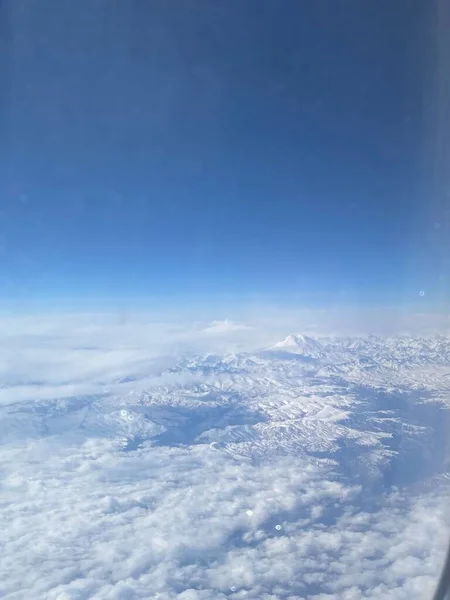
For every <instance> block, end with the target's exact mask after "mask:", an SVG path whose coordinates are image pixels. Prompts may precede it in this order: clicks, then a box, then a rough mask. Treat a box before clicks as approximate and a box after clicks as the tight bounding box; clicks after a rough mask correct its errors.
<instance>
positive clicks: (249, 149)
mask: <svg viewBox="0 0 450 600" xmlns="http://www.w3.org/2000/svg"><path fill="white" fill-rule="evenodd" d="M432 10H433V5H432V3H430V4H428V3H427V4H421V3H420V6H419V3H414V2H399V3H392V2H387V1H381V2H377V3H376V4H375V5H374V4H372V3H370V4H367V3H360V2H350V1H348V2H341V1H339V2H331V1H330V2H315V1H309V2H307V1H305V2H297V1H286V2H283V3H279V2H275V1H266V0H262V1H261V0H258V1H257V2H256V1H253V0H252V1H250V0H246V1H245V2H238V1H231V2H230V1H226V2H225V1H222V0H217V1H215V2H209V1H206V0H205V1H202V0H195V1H192V2H191V1H183V2H181V1H180V2H171V3H168V2H166V1H152V2H120V1H118V0H108V1H106V0H99V1H98V2H96V3H89V6H88V5H86V4H84V3H74V2H71V1H68V0H62V1H58V2H56V1H53V0H43V1H42V2H40V3H37V2H33V1H32V0H25V1H24V2H21V3H20V5H19V4H17V3H12V2H9V3H8V2H6V3H5V4H4V6H3V11H5V14H4V15H3V16H4V17H5V16H7V17H8V19H3V23H4V25H3V26H4V27H5V24H6V27H7V29H8V34H9V35H7V36H3V39H4V42H3V43H5V41H6V45H7V48H6V49H7V53H6V55H5V56H6V59H7V66H8V74H7V85H6V89H7V91H8V93H7V94H6V95H5V98H4V100H3V101H6V103H7V106H6V109H7V111H6V114H7V120H6V122H5V123H6V131H5V133H6V135H2V136H1V140H2V141H0V144H1V151H2V153H1V154H2V156H3V160H2V165H1V171H0V191H1V195H2V199H3V200H2V214H1V224H0V236H1V242H2V243H1V252H2V261H1V265H0V275H1V277H2V282H3V293H2V296H3V298H4V299H5V298H6V299H9V300H11V299H12V300H14V299H15V298H18V297H21V298H25V297H26V298H28V299H30V298H31V299H39V298H40V299H42V298H47V299H48V298H50V299H53V300H55V301H56V302H57V301H58V300H62V299H64V298H66V299H67V298H81V299H88V300H89V299H95V298H97V299H98V298H108V299H111V298H122V299H123V298H130V299H136V298H157V299H158V300H161V301H168V300H169V299H170V300H171V301H175V302H177V301H180V300H185V299H186V298H196V297H203V298H223V297H233V298H241V297H242V298H244V297H249V296H251V297H253V298H255V297H258V296H260V297H276V298H278V299H279V300H282V299H283V298H299V299H302V300H304V301H305V302H320V303H330V304H333V303H336V302H337V301H345V299H346V298H347V299H349V300H352V301H356V302H362V301H364V302H367V301H372V302H375V303H377V302H378V303H399V302H412V301H414V302H415V301H416V300H417V298H418V294H419V291H420V290H422V289H424V290H426V292H427V295H426V296H425V297H424V298H425V299H426V300H427V301H428V300H430V299H431V300H432V299H433V298H434V299H435V300H442V297H443V293H444V292H443V290H444V288H445V285H446V283H445V281H444V280H445V278H446V276H447V275H448V269H445V268H444V269H443V266H442V256H443V254H444V253H443V244H444V242H443V240H444V239H446V237H445V234H446V233H448V232H447V221H446V220H445V219H446V218H448V216H449V214H448V213H447V214H444V210H443V207H442V199H441V196H440V195H442V193H443V192H442V190H443V188H444V184H445V181H444V180H443V177H441V173H440V171H439V164H438V166H437V167H436V164H437V163H436V160H435V148H434V138H433V123H434V121H433V119H434V114H433V110H434V108H433V107H434V104H433V102H434V96H433V90H434V87H435V86H436V76H435V73H434V65H435V63H436V55H435V52H436V51H435V45H434V43H433V42H434V38H433V35H434V34H433V31H434V30H433V14H432ZM3 125H5V124H3Z"/></svg>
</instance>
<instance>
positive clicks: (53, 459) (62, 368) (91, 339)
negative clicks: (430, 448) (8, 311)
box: [0, 315, 450, 600]
mask: <svg viewBox="0 0 450 600" xmlns="http://www.w3.org/2000/svg"><path fill="white" fill-rule="evenodd" d="M3 324H4V325H5V327H4V329H3V334H2V336H3V342H5V343H6V342H8V346H6V345H5V347H7V348H8V350H7V351H6V350H4V351H3V356H2V363H1V371H0V373H1V381H2V383H3V387H2V389H1V397H0V434H1V438H0V439H1V442H0V474H1V480H0V481H1V483H0V485H1V489H0V531H2V536H1V541H0V597H4V598H7V599H9V600H18V599H22V598H27V599H28V598H37V599H41V598H42V599H48V600H84V599H88V598H95V599H98V600H100V599H102V600H103V599H104V600H106V599H108V600H113V599H114V600H118V599H121V600H122V599H135V598H136V599H142V598H148V599H150V598H160V599H168V600H170V599H172V598H181V600H212V599H219V600H220V599H225V598H227V599H232V600H235V599H241V598H246V599H247V598H248V599H250V598H251V599H258V600H259V599H265V600H275V599H283V600H294V599H301V598H304V599H307V600H325V599H331V598H343V599H347V600H353V599H357V598H371V599H372V598H373V599H375V598H380V599H381V598H386V597H389V598H393V599H398V600H401V599H405V600H406V599H409V598H412V597H424V598H426V597H429V596H430V595H431V593H432V591H433V588H434V586H435V584H436V580H437V576H438V573H439V570H440V567H441V563H442V562H443V559H444V554H445V549H446V544H447V537H448V536H447V527H448V525H449V524H450V523H449V515H448V511H447V505H448V492H449V490H448V486H447V483H446V481H447V480H446V476H445V472H444V471H443V472H440V473H434V474H433V477H432V478H430V479H427V480H426V481H425V480H424V481H421V482H417V481H416V482H414V485H413V484H411V485H406V484H402V485H389V487H388V486H385V487H381V486H380V482H379V480H377V483H376V485H375V484H374V482H373V481H372V480H370V479H365V478H364V477H361V476H360V474H357V473H356V471H354V470H348V468H346V467H348V465H349V460H350V459H352V460H353V459H354V460H355V461H357V460H359V459H360V458H361V457H363V458H364V460H365V461H366V463H364V464H368V463H367V461H369V459H370V460H372V459H373V460H375V458H376V459H377V460H381V463H380V464H382V465H383V464H385V463H384V462H383V461H385V460H387V459H388V458H389V457H390V456H393V455H394V454H395V452H393V448H394V446H393V445H392V443H393V442H392V439H393V438H392V436H397V437H398V436H400V435H401V436H403V437H402V438H401V439H402V440H406V441H407V442H408V444H416V443H421V444H424V443H425V441H426V440H427V439H428V438H427V437H420V436H422V435H425V433H424V432H423V431H422V430H421V429H420V428H419V427H416V428H414V426H413V425H411V423H410V422H409V421H407V420H406V418H407V417H408V418H409V415H406V414H405V415H403V416H404V419H403V420H399V419H400V417H399V415H401V414H402V413H401V412H399V411H401V410H402V409H401V408H398V409H397V412H396V413H395V414H393V410H391V413H389V414H388V413H387V411H385V412H384V413H382V417H383V418H382V419H381V417H380V414H381V413H380V412H379V411H380V410H381V408H380V406H378V405H377V406H376V409H377V411H378V413H377V414H375V413H374V410H375V408H374V407H375V405H371V406H369V405H368V404H367V402H368V400H367V399H366V400H364V402H365V403H364V402H363V399H362V396H361V397H359V396H358V397H357V395H356V393H355V389H357V388H356V383H355V382H354V381H353V380H352V377H353V379H354V378H355V377H356V375H354V373H353V371H352V373H353V374H352V375H351V377H350V376H349V379H348V380H347V384H348V385H349V386H350V385H352V386H353V387H348V389H346V388H345V387H344V384H343V380H342V379H341V380H340V382H339V384H337V383H333V381H334V379H333V377H331V376H330V378H328V379H326V380H324V381H323V382H318V381H317V378H314V377H311V376H310V375H308V369H309V368H310V362H308V361H306V362H304V363H302V362H298V357H297V358H295V360H294V359H293V358H289V357H286V356H283V357H281V358H280V357H270V358H267V356H266V355H265V354H264V353H262V354H258V353H251V354H242V355H240V356H239V357H237V358H232V355H230V354H229V352H230V351H235V349H236V348H239V347H241V344H243V341H242V340H243V339H244V338H245V336H248V337H249V338H251V337H252V336H253V340H251V341H249V340H247V342H246V343H247V345H248V347H254V345H256V344H257V343H260V342H261V347H262V348H266V347H267V346H268V345H269V343H271V342H273V341H274V340H273V337H274V332H275V329H273V330H271V329H270V327H268V329H267V331H268V332H267V331H266V330H265V329H264V327H263V325H261V324H259V325H258V323H256V321H252V322H250V321H249V322H247V323H245V322H243V321H238V320H236V321H235V322H233V323H231V324H230V321H220V322H218V321H215V322H210V323H205V322H191V323H184V324H179V323H170V322H166V323H162V322H161V321H160V322H155V321H153V322H152V321H147V320H146V319H145V318H144V317H139V318H138V317H136V318H135V319H134V321H132V322H130V323H125V324H123V323H117V322H114V321H113V320H111V318H110V317H107V316H105V317H101V318H98V317H96V318H93V317H90V316H78V315H72V316H65V317H59V318H56V317H55V318H51V317H46V318H40V319H31V318H22V319H20V320H19V319H16V321H15V322H11V321H8V320H6V321H4V323H3ZM281 329H282V328H281ZM293 331H295V330H293ZM241 336H244V337H241ZM224 344H226V345H227V348H228V350H227V352H228V353H226V352H225V350H224ZM188 348H191V349H192V353H188ZM221 352H222V354H220V353H221ZM199 353H200V354H199ZM240 369H241V370H240ZM383 369H385V367H383ZM386 377H387V376H386ZM397 378H398V379H399V378H400V375H399V374H398V373H397ZM387 379H389V377H387ZM433 381H435V382H436V381H437V379H436V377H435V378H434V380H433ZM408 382H409V380H404V389H403V392H404V391H405V390H407V389H408V388H407V385H409V383H408ZM347 384H346V385H347ZM366 384H367V382H366ZM436 385H437V383H436ZM403 392H402V393H403ZM369 408H370V410H369ZM383 410H384V409H383ZM392 423H394V425H395V427H394V425H392ZM200 424H201V427H200ZM392 427H394V429H392ZM422 429H424V428H422ZM392 432H393V433H392ZM294 436H296V437H295V439H296V440H297V441H296V443H295V444H294V443H293V438H294ZM390 440H391V441H390ZM391 442H392V443H391ZM389 444H390V445H389ZM405 444H406V442H405ZM414 447H416V446H414ZM402 448H403V447H402ZM406 448H407V446H406V445H405V452H406V451H407V450H406ZM408 448H409V446H408ZM344 450H345V452H344ZM396 451H397V449H396ZM352 453H353V454H352ZM411 456H412V455H411ZM380 457H381V458H380ZM355 464H356V462H355ZM358 464H359V463H358ZM358 473H359V472H358ZM391 483H392V482H391ZM419 484H420V485H419Z"/></svg>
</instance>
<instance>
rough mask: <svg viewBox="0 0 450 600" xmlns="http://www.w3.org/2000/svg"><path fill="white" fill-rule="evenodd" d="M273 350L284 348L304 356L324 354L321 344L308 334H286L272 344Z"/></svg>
mask: <svg viewBox="0 0 450 600" xmlns="http://www.w3.org/2000/svg"><path fill="white" fill-rule="evenodd" d="M272 349H273V350H286V351H287V352H295V353H296V354H303V355H305V356H311V357H319V356H323V355H324V350H323V347H322V344H320V342H318V341H317V340H315V339H313V338H311V337H309V336H308V335H288V336H287V337H286V338H285V339H284V340H282V341H281V342H277V343H276V344H274V345H273V346H272Z"/></svg>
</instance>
